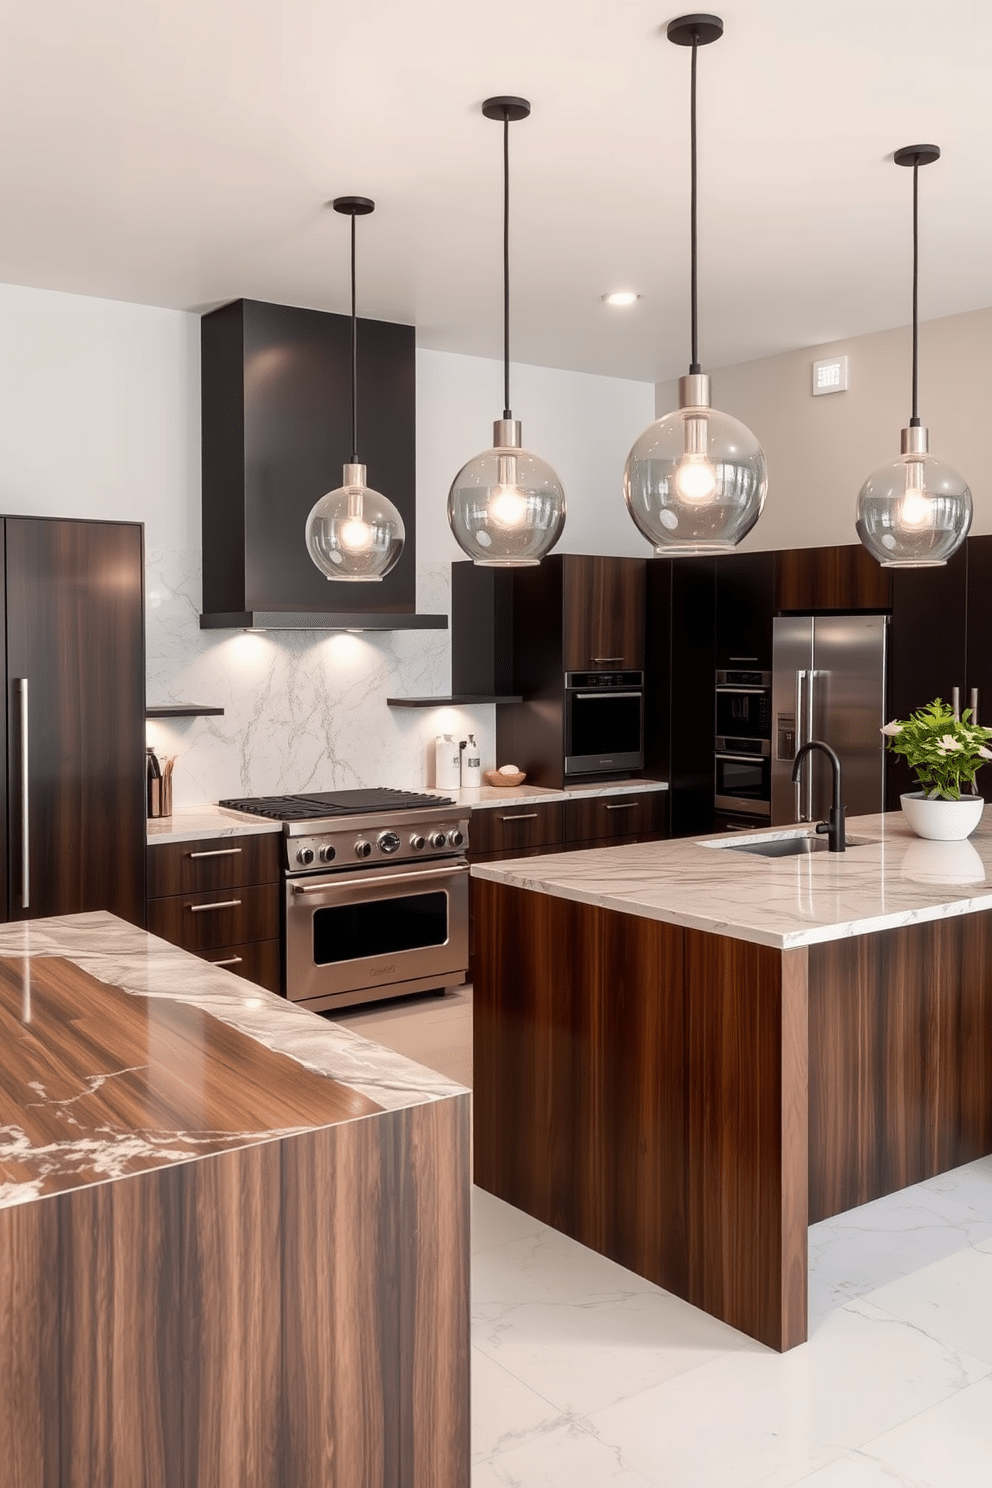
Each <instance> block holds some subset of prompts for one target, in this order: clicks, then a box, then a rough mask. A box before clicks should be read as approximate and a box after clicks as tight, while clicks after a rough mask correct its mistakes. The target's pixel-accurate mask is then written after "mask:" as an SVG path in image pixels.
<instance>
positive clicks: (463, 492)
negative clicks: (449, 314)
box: [448, 98, 565, 568]
mask: <svg viewBox="0 0 992 1488" xmlns="http://www.w3.org/2000/svg"><path fill="white" fill-rule="evenodd" d="M482 112H483V114H484V115H485V116H486V118H487V119H497V120H499V121H501V122H502V125H503V405H504V406H503V417H502V418H501V419H497V420H496V422H495V423H494V424H493V448H492V449H488V450H484V451H483V453H482V454H481V455H476V456H475V459H474V460H469V462H468V464H467V465H463V466H462V468H461V470H459V472H458V474H457V475H456V476H455V478H454V480H453V481H452V483H451V490H450V491H449V492H448V521H449V523H450V524H451V530H452V532H453V533H454V535H455V541H456V542H457V543H458V545H459V547H461V548H462V549H464V551H465V552H466V553H467V554H468V556H469V557H470V558H471V559H472V561H473V563H477V564H479V566H480V567H482V568H533V567H534V566H535V565H536V564H538V563H540V561H541V559H542V558H543V557H545V555H546V554H548V553H550V551H551V549H552V548H553V547H554V545H555V543H556V542H557V541H558V539H559V537H560V536H561V531H562V528H563V527H564V525H565V492H564V491H563V490H562V486H561V482H560V481H559V479H558V477H557V475H556V474H555V472H554V471H553V470H552V468H551V466H550V465H549V464H548V463H547V462H546V461H545V460H542V459H541V458H540V456H539V455H535V454H532V453H531V451H530V450H525V449H523V448H522V447H521V443H520V440H521V433H520V421H519V420H518V419H515V418H514V417H513V414H512V412H511V411H510V123H511V121H516V120H518V119H526V118H527V116H528V114H529V113H530V104H529V103H528V102H527V100H526V98H487V99H486V101H485V103H484V104H483V105H482Z"/></svg>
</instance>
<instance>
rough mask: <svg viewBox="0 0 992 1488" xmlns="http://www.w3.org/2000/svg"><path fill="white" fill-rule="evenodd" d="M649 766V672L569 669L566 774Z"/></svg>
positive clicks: (566, 704)
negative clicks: (646, 712)
mask: <svg viewBox="0 0 992 1488" xmlns="http://www.w3.org/2000/svg"><path fill="white" fill-rule="evenodd" d="M643 769H644V673H643V672H638V671H622V672H566V673H565V774H566V776H573V777H574V776H576V775H607V774H615V773H620V772H622V773H624V774H627V773H629V772H630V771H631V770H643Z"/></svg>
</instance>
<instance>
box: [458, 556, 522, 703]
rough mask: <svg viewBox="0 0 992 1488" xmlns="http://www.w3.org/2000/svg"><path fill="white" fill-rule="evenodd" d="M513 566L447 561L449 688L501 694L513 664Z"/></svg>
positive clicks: (507, 690) (509, 686) (510, 689)
mask: <svg viewBox="0 0 992 1488" xmlns="http://www.w3.org/2000/svg"><path fill="white" fill-rule="evenodd" d="M513 579H514V570H513V569H506V568H502V569H501V568H480V567H478V565H477V564H475V563H467V562H466V563H453V564H452V565H451V691H452V692H453V693H455V694H458V693H465V694H468V695H469V696H472V695H474V696H476V697H479V696H486V697H489V696H494V697H506V696H508V695H510V694H512V693H514V692H516V687H515V686H514V670H513Z"/></svg>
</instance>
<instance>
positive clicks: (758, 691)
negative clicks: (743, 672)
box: [716, 685, 771, 697]
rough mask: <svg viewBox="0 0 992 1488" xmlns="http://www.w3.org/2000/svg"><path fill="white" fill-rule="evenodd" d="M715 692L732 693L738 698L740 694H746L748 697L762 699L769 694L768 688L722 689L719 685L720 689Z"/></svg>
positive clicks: (769, 689)
mask: <svg viewBox="0 0 992 1488" xmlns="http://www.w3.org/2000/svg"><path fill="white" fill-rule="evenodd" d="M716 691H717V692H719V693H724V692H730V693H733V694H734V695H735V696H739V695H740V694H741V693H746V694H747V695H748V697H753V696H761V697H764V696H765V694H766V693H769V692H771V688H770V687H729V686H728V687H724V686H722V685H721V686H720V687H718V688H717V689H716Z"/></svg>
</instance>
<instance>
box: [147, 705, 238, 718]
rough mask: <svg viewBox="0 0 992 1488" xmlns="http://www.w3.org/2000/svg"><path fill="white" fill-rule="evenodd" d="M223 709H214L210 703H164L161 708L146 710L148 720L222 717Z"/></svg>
mask: <svg viewBox="0 0 992 1488" xmlns="http://www.w3.org/2000/svg"><path fill="white" fill-rule="evenodd" d="M223 712H224V709H223V708H212V707H210V705H209V704H208V703H162V704H161V705H160V706H159V707H154V708H146V709H145V717H146V718H207V717H211V718H213V717H217V718H219V717H221V716H222V715H223Z"/></svg>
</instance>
